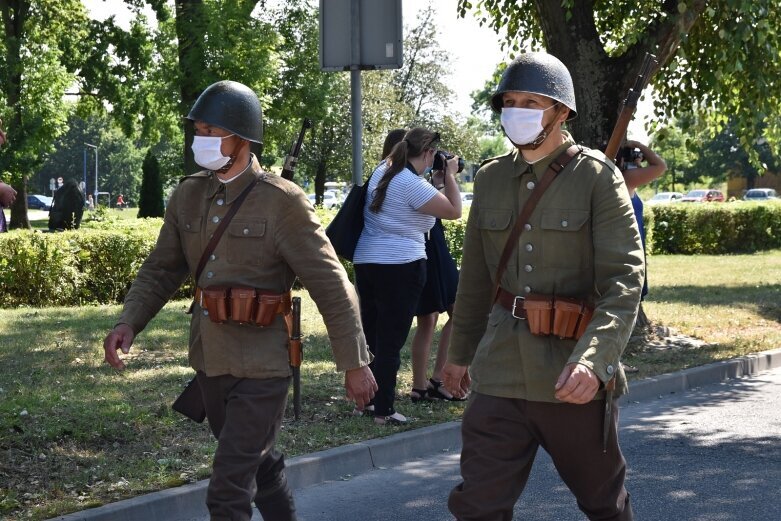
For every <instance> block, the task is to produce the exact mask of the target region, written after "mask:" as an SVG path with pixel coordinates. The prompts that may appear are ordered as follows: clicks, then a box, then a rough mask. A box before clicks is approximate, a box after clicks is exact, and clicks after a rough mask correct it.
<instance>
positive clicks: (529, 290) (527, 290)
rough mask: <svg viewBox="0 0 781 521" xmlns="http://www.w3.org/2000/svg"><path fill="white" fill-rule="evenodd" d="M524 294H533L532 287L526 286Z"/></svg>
mask: <svg viewBox="0 0 781 521" xmlns="http://www.w3.org/2000/svg"><path fill="white" fill-rule="evenodd" d="M523 292H524V293H531V292H532V288H531V286H524V287H523Z"/></svg>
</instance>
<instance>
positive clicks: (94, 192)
mask: <svg viewBox="0 0 781 521" xmlns="http://www.w3.org/2000/svg"><path fill="white" fill-rule="evenodd" d="M84 146H88V147H90V148H94V149H95V190H94V191H93V192H92V193H93V196H94V197H95V201H94V204H95V207H96V208H97V206H98V147H97V146H96V145H90V144H89V143H84ZM84 179H85V181H84V186H85V187H86V185H87V182H86V179H87V152H86V150H85V151H84ZM84 191H85V192H86V191H87V190H86V188H85V189H84ZM109 206H111V201H109Z"/></svg>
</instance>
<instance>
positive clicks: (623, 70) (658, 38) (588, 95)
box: [534, 0, 706, 148]
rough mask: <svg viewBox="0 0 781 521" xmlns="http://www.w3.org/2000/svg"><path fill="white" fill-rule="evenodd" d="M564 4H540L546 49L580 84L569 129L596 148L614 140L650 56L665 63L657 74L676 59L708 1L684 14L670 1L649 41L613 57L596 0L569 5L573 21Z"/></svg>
mask: <svg viewBox="0 0 781 521" xmlns="http://www.w3.org/2000/svg"><path fill="white" fill-rule="evenodd" d="M564 3H565V2H552V1H548V0H534V5H535V8H536V11H537V14H538V16H539V20H540V25H541V27H542V32H543V34H544V38H545V42H544V44H545V48H546V49H547V51H548V52H549V53H551V54H553V55H554V56H556V57H558V58H559V59H560V60H561V61H562V62H563V63H564V65H566V66H567V68H568V69H569V71H570V74H571V75H572V80H573V82H574V84H575V99H576V103H577V112H578V117H577V118H575V119H574V120H572V121H570V122H569V123H567V125H568V128H569V129H570V131H571V132H572V134H573V137H574V138H575V140H576V141H577V142H579V143H583V144H584V145H586V146H589V147H594V148H596V147H599V146H601V145H602V144H603V143H604V144H606V143H607V141H608V139H609V138H610V135H611V133H612V131H613V127H614V126H615V123H616V120H617V119H618V114H619V110H620V108H621V105H622V103H623V101H624V99H625V98H626V95H627V93H628V92H629V89H630V88H631V87H632V86H633V85H634V83H635V80H636V78H637V75H638V73H639V71H640V68H641V67H642V63H643V59H644V57H645V54H646V52H650V53H652V54H654V55H655V56H656V57H657V60H658V62H659V65H658V66H657V68H656V69H654V70H653V71H652V73H653V72H656V70H658V68H660V67H663V66H665V65H666V64H667V62H669V61H670V60H671V59H672V58H673V56H674V55H675V53H676V51H677V49H678V46H679V45H680V42H681V35H684V34H687V33H688V31H689V30H690V29H691V27H692V25H694V22H695V21H696V19H697V17H698V16H699V15H700V13H702V12H703V10H704V9H705V3H706V2H705V0H693V1H691V2H689V3H687V9H686V10H685V12H684V13H680V12H679V10H678V2H677V1H674V0H666V1H665V2H664V5H663V6H662V10H663V11H665V12H666V13H667V16H666V17H663V18H660V21H659V22H656V23H655V24H654V25H652V26H651V27H649V28H648V30H647V31H646V33H647V34H648V35H649V37H648V38H644V39H642V40H640V41H639V42H638V43H636V44H634V45H633V46H631V47H629V48H628V49H627V50H626V51H625V52H624V53H623V54H621V55H620V56H615V57H610V56H608V55H607V53H606V52H605V50H604V47H603V45H602V42H601V40H600V38H599V34H598V33H597V29H596V25H595V23H594V3H595V2H594V0H578V1H577V2H569V3H570V4H571V5H572V6H571V7H570V8H569V9H570V10H571V11H570V12H571V16H570V18H569V20H567V9H568V8H567V7H562V4H564Z"/></svg>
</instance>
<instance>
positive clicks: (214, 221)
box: [212, 215, 220, 224]
mask: <svg viewBox="0 0 781 521" xmlns="http://www.w3.org/2000/svg"><path fill="white" fill-rule="evenodd" d="M212 222H213V223H214V224H217V223H218V222H220V217H219V216H218V215H215V216H214V217H212Z"/></svg>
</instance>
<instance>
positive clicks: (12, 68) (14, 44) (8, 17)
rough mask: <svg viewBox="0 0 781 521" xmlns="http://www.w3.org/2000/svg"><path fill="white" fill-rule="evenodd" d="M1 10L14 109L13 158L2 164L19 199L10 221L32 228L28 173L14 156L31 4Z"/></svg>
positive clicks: (18, 1)
mask: <svg viewBox="0 0 781 521" xmlns="http://www.w3.org/2000/svg"><path fill="white" fill-rule="evenodd" d="M0 12H2V16H3V26H4V29H5V35H4V39H5V41H4V43H5V51H6V52H5V60H6V67H7V70H8V76H7V80H6V82H5V84H4V85H3V87H2V88H3V90H4V92H5V96H6V100H7V103H8V106H9V107H10V108H11V111H12V115H11V121H10V122H8V123H9V124H8V131H9V135H8V143H6V145H5V147H7V149H8V150H6V151H5V152H4V154H5V155H6V156H8V157H9V159H8V160H4V161H3V165H2V166H3V167H5V168H4V169H5V170H10V171H11V173H12V175H14V179H12V181H11V185H12V186H13V187H14V188H15V189H16V202H15V203H14V204H13V205H12V206H11V222H10V223H8V227H9V228H12V229H15V228H30V219H29V217H28V216H27V172H24V171H22V170H21V168H23V166H22V165H18V164H16V163H17V162H18V161H16V160H15V158H14V156H16V151H15V149H16V148H17V147H16V146H15V145H14V143H19V142H23V141H24V136H23V135H21V133H22V131H23V129H22V113H21V106H20V103H19V100H20V99H21V98H22V56H21V45H22V41H23V39H24V30H25V22H26V20H27V16H28V14H29V12H30V3H29V2H25V1H22V0H11V1H9V0H1V1H0Z"/></svg>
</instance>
